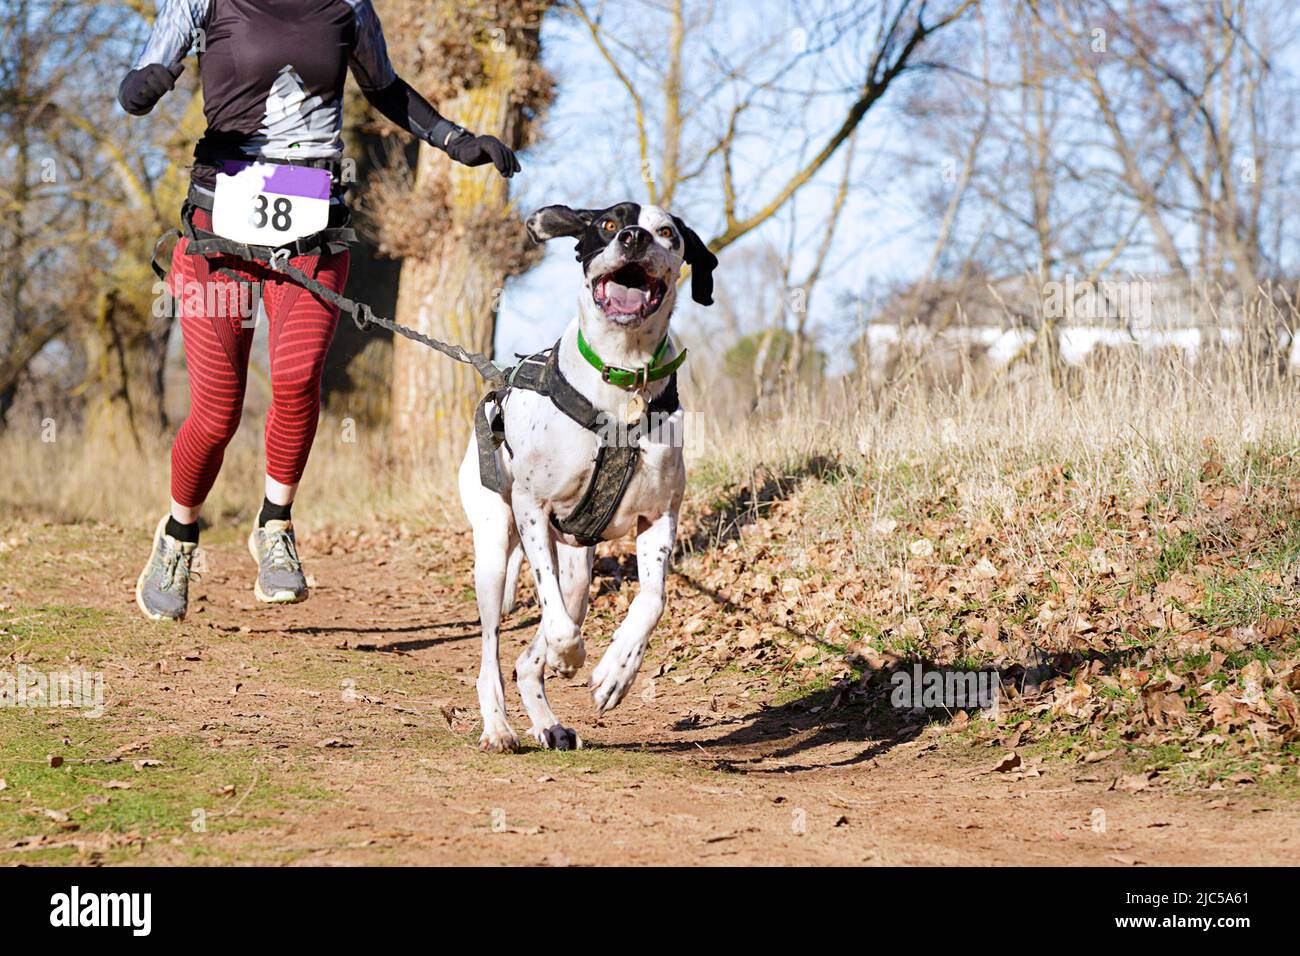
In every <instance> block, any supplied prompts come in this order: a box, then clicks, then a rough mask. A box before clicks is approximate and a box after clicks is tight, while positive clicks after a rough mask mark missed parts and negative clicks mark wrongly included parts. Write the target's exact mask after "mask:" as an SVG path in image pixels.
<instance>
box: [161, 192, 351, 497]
mask: <svg viewBox="0 0 1300 956" xmlns="http://www.w3.org/2000/svg"><path fill="white" fill-rule="evenodd" d="M194 223H195V225H197V226H199V227H200V228H202V229H211V228H212V223H211V219H210V218H209V216H208V214H207V213H206V212H204V211H202V210H198V211H196V212H195V214H194ZM185 244H186V241H185V240H184V239H182V240H181V241H180V242H178V243H177V244H176V250H175V251H174V252H173V253H172V270H171V277H170V280H169V281H170V283H171V293H172V295H173V296H174V297H175V300H176V308H177V313H178V314H179V315H180V320H181V334H182V335H183V337H184V340H185V364H186V366H187V368H188V370H189V379H190V414H189V417H188V418H186V419H185V423H184V424H183V425H181V429H180V432H179V433H178V434H177V435H176V441H175V443H174V444H173V445H172V498H174V499H175V500H176V502H177V503H179V504H181V505H184V506H186V507H195V506H197V505H200V504H202V503H203V502H204V500H205V499H206V498H207V497H208V492H209V491H211V490H212V484H213V482H215V481H216V480H217V472H219V471H220V470H221V460H222V457H223V456H224V455H225V452H226V445H227V444H229V442H230V439H231V438H233V437H234V435H235V429H237V428H238V427H239V416H240V414H241V412H242V411H243V407H244V387H245V385H246V383H247V381H248V356H249V351H250V349H251V347H252V344H253V333H254V332H255V331H256V318H257V308H256V307H257V300H256V297H255V296H254V293H253V288H254V287H253V286H251V285H248V284H247V283H241V282H238V281H236V280H235V279H233V278H231V277H229V276H225V275H221V274H220V273H217V272H215V271H213V270H215V269H216V268H218V267H224V268H227V269H230V270H231V271H233V272H236V273H237V274H239V275H242V276H244V277H246V278H247V279H249V280H252V281H255V282H261V286H262V305H263V308H264V310H265V312H266V317H267V321H268V323H269V325H270V329H269V332H270V336H269V339H270V353H271V354H270V358H271V408H270V410H269V411H268V412H267V415H266V473H267V474H268V475H270V476H271V477H272V478H274V479H275V480H276V481H279V482H281V483H283V484H286V485H293V484H297V483H298V481H299V480H300V479H301V478H302V473H303V469H304V468H305V467H306V465H307V455H308V454H309V453H310V451H311V444H312V439H314V438H315V437H316V423H317V419H318V418H319V417H320V379H321V369H322V368H323V367H324V365H325V354H326V353H327V352H328V351H329V347H330V342H331V341H333V339H334V330H335V328H336V327H337V326H338V320H339V310H338V309H337V308H336V307H334V306H332V305H329V304H327V303H326V302H324V301H323V300H321V299H319V298H317V297H316V296H315V295H313V294H312V293H310V292H308V291H307V290H306V289H304V288H302V287H301V286H299V285H296V284H295V283H294V282H292V281H290V280H289V279H288V278H286V277H281V276H280V275H279V274H278V273H276V272H273V271H272V270H271V269H270V268H269V267H268V266H265V265H261V264H258V263H252V262H248V261H247V260H243V259H239V258H236V257H231V256H216V257H213V258H212V259H211V260H209V259H206V258H204V257H203V256H190V255H186V254H185ZM348 259H349V256H348V253H347V252H346V251H344V252H339V253H335V254H334V255H330V256H326V257H324V258H321V257H319V256H300V257H298V258H296V259H293V260H292V262H293V264H294V266H296V267H297V268H299V269H301V270H302V271H303V272H305V273H307V274H308V275H310V276H313V277H314V278H315V279H317V280H318V281H319V282H320V283H321V284H322V285H324V286H326V287H327V288H329V289H331V290H333V291H335V292H341V291H342V289H343V284H344V283H345V282H346V281H347V277H348Z"/></svg>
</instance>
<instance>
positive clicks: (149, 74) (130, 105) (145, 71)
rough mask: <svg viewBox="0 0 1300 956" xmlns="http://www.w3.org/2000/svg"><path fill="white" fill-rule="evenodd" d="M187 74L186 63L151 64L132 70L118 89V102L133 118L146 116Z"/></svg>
mask: <svg viewBox="0 0 1300 956" xmlns="http://www.w3.org/2000/svg"><path fill="white" fill-rule="evenodd" d="M184 72H185V64H184V62H181V63H177V64H176V65H175V66H173V67H171V68H170V69H169V68H168V67H165V66H163V65H162V64H161V63H150V64H148V65H147V66H144V67H142V68H140V69H138V70H132V71H131V72H130V73H128V74H127V75H126V77H125V78H123V80H122V85H121V86H119V87H118V88H117V101H118V102H119V103H121V104H122V109H124V110H126V111H127V112H128V113H130V114H131V115H132V116H144V114H146V113H148V112H149V111H150V110H152V109H153V108H154V105H155V104H156V103H157V102H158V101H159V100H160V99H162V98H163V96H164V95H165V94H167V93H169V92H171V91H172V89H174V88H175V86H176V78H177V77H178V76H180V75H181V74H182V73H184Z"/></svg>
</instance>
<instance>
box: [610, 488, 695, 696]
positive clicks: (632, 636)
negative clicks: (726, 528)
mask: <svg viewBox="0 0 1300 956" xmlns="http://www.w3.org/2000/svg"><path fill="white" fill-rule="evenodd" d="M676 535H677V513H676V510H675V509H670V510H668V511H665V512H664V513H663V514H661V515H660V516H659V517H658V518H656V519H655V520H654V521H653V522H648V523H647V522H646V520H645V519H644V518H643V519H641V524H640V526H639V528H638V533H637V536H636V571H637V579H638V581H639V583H640V590H639V591H638V592H637V596H636V597H635V598H633V599H632V604H631V606H630V607H628V609H627V617H625V618H623V623H622V624H620V625H619V626H618V629H617V630H616V631H614V639H613V641H611V642H610V645H609V649H608V650H607V651H605V656H604V657H602V658H601V659H600V663H599V664H597V665H596V669H595V670H593V671H592V672H591V699H592V701H593V702H594V703H595V705H596V710H597V712H598V713H602V714H603V713H605V712H606V711H609V710H613V709H614V708H615V707H617V706H618V703H619V701H621V700H622V699H623V698H624V696H626V694H627V692H628V690H629V689H630V688H631V687H632V681H634V680H635V679H636V672H637V671H638V670H639V669H640V668H641V658H642V657H644V656H645V649H646V645H647V644H649V642H650V632H651V631H653V630H654V627H655V625H656V624H658V623H659V618H660V616H661V615H662V614H663V613H664V601H665V587H666V584H667V579H668V563H669V560H670V558H671V557H672V553H673V540H674V538H675V537H676Z"/></svg>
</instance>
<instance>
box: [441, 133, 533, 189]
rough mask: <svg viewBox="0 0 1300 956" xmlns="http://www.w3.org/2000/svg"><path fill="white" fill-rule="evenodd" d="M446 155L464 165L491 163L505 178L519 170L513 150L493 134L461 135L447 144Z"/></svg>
mask: <svg viewBox="0 0 1300 956" xmlns="http://www.w3.org/2000/svg"><path fill="white" fill-rule="evenodd" d="M445 148H446V150H447V155H448V156H450V157H451V158H452V159H454V160H456V162H458V163H461V164H463V165H465V166H482V165H483V164H484V163H491V164H492V165H493V166H495V167H496V168H497V172H499V173H500V174H501V175H502V176H504V177H505V178H506V179H509V178H510V177H511V176H513V175H514V174H515V173H517V172H519V160H517V159H516V158H515V154H514V151H513V150H511V149H510V147H509V146H507V145H506V144H505V143H503V142H501V140H499V139H497V138H496V137H495V136H469V135H465V136H461V137H460V138H459V139H456V140H454V141H452V142H450V143H448V144H447V146H446V147H445Z"/></svg>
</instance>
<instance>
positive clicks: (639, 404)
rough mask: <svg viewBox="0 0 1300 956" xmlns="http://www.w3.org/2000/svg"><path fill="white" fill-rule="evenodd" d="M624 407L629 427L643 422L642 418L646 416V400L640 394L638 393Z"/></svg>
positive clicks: (624, 414)
mask: <svg viewBox="0 0 1300 956" xmlns="http://www.w3.org/2000/svg"><path fill="white" fill-rule="evenodd" d="M623 407H624V413H623V418H624V420H625V421H626V422H627V423H628V424H629V425H635V424H636V423H637V422H639V421H640V420H641V416H642V415H643V414H645V399H644V398H643V397H642V396H641V393H640V392H637V393H636V394H635V395H633V396H632V397H631V398H629V399H628V400H627V404H626V405H625V406H623Z"/></svg>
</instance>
